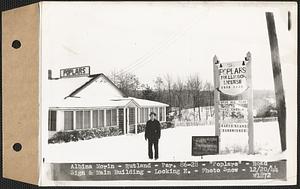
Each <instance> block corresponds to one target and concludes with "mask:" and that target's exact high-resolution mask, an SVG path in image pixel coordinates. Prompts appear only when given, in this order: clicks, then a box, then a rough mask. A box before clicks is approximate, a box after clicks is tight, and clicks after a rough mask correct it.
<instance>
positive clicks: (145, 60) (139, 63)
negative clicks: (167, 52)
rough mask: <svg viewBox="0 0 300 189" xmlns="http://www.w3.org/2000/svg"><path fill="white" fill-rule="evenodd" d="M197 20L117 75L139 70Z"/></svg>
mask: <svg viewBox="0 0 300 189" xmlns="http://www.w3.org/2000/svg"><path fill="white" fill-rule="evenodd" d="M198 20H199V18H196V19H195V21H194V22H192V23H191V24H190V25H188V26H187V27H185V28H184V29H183V30H182V31H181V32H180V31H179V32H174V33H173V34H172V35H171V37H169V38H168V39H167V40H165V41H162V42H161V43H160V44H159V45H158V47H157V48H152V49H153V50H151V51H149V52H148V53H146V54H145V55H143V56H142V57H140V58H138V59H137V60H136V61H134V63H133V64H131V65H129V66H128V67H126V68H124V69H122V70H121V71H120V72H119V74H122V73H126V72H129V71H134V70H137V69H138V68H140V67H141V66H143V65H145V64H146V63H148V62H149V61H150V60H151V58H152V57H153V56H154V55H155V53H161V51H160V50H161V49H162V48H167V47H169V46H170V45H171V44H172V43H174V42H176V40H178V39H179V38H180V37H182V36H183V35H184V34H185V33H186V32H187V31H188V30H190V29H191V27H192V26H193V25H194V24H195V23H196V22H197V21H198Z"/></svg>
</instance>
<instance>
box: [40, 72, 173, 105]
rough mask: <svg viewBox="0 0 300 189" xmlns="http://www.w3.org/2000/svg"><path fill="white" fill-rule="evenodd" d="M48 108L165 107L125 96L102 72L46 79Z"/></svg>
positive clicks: (159, 103) (154, 102) (153, 102)
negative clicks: (86, 75)
mask: <svg viewBox="0 0 300 189" xmlns="http://www.w3.org/2000/svg"><path fill="white" fill-rule="evenodd" d="M47 86H48V89H47V90H49V91H47V92H46V93H47V94H46V95H47V100H48V103H49V107H50V108H64V109H67V108H97V107H102V108H103V107H106V108H109V107H125V106H129V105H131V104H130V103H133V104H134V105H133V106H134V107H153V106H156V107H157V106H159V107H166V106H168V104H164V103H161V102H156V101H151V100H145V99H138V98H134V97H127V96H126V95H125V94H124V93H123V92H122V91H120V89H118V88H117V87H116V85H115V84H114V83H112V82H111V81H110V80H109V79H108V78H107V77H106V76H105V75H104V74H95V75H91V76H89V77H76V78H67V79H57V80H47Z"/></svg>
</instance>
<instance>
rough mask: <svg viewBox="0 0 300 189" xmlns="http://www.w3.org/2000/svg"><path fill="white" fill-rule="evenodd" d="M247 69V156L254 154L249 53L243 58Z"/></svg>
mask: <svg viewBox="0 0 300 189" xmlns="http://www.w3.org/2000/svg"><path fill="white" fill-rule="evenodd" d="M245 61H246V67H247V85H248V89H247V96H248V145H249V154H254V140H253V138H254V128H253V90H252V68H251V67H252V65H251V64H252V63H251V61H252V59H251V53H250V52H248V53H247V56H246V58H245Z"/></svg>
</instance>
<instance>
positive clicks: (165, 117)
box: [163, 107, 167, 121]
mask: <svg viewBox="0 0 300 189" xmlns="http://www.w3.org/2000/svg"><path fill="white" fill-rule="evenodd" d="M163 110H164V111H163V120H164V121H167V107H163Z"/></svg>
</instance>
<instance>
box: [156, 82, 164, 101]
mask: <svg viewBox="0 0 300 189" xmlns="http://www.w3.org/2000/svg"><path fill="white" fill-rule="evenodd" d="M154 84H155V86H154V87H155V90H156V92H157V100H158V101H160V102H162V101H163V93H162V90H163V86H164V82H163V80H162V78H161V77H160V76H158V77H156V79H155V81H154Z"/></svg>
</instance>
